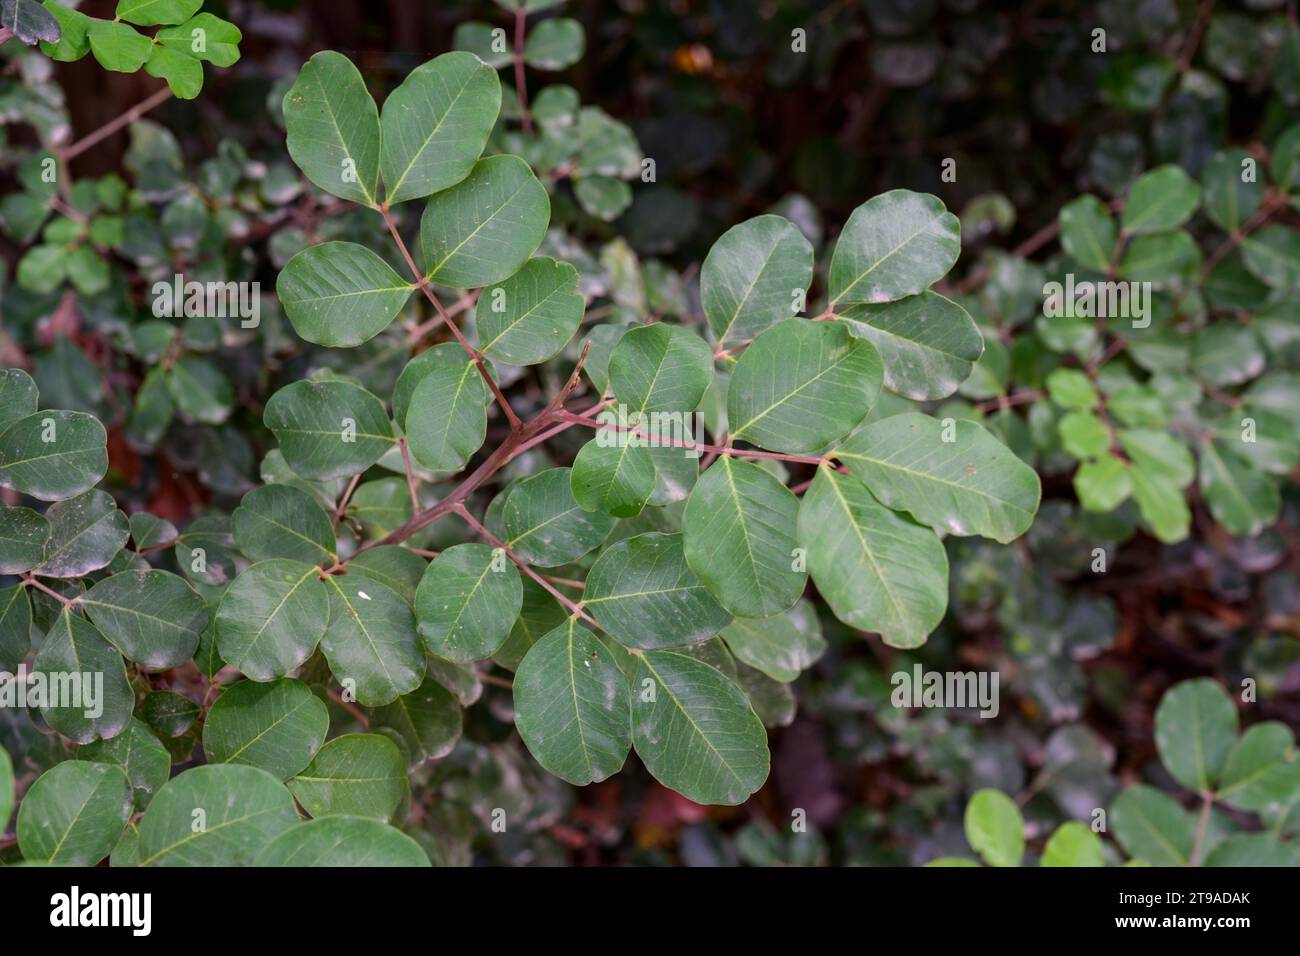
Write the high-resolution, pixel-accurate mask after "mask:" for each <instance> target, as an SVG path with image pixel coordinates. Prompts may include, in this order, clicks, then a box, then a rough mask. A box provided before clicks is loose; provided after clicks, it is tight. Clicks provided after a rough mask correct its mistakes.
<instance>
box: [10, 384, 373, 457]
mask: <svg viewBox="0 0 1300 956" xmlns="http://www.w3.org/2000/svg"><path fill="white" fill-rule="evenodd" d="M262 420H263V422H264V423H265V424H266V427H267V428H269V429H270V430H271V431H272V432H273V433H274V434H275V437H276V438H277V439H278V440H279V442H280V452H281V453H282V454H283V455H284V460H285V461H286V462H287V463H288V465H289V467H290V468H292V469H293V470H294V471H295V472H297V473H298V474H299V475H300V476H302V477H303V478H307V479H311V480H314V481H328V480H329V479H331V478H345V477H349V476H351V475H358V474H360V473H361V472H363V471H365V470H366V469H367V468H369V467H370V466H371V465H373V464H374V463H375V462H377V461H378V460H379V459H380V458H381V457H383V454H384V452H386V451H388V449H389V448H391V447H392V445H393V442H394V441H395V439H394V438H393V429H392V425H391V424H390V423H389V421H388V414H387V412H385V410H384V404H383V402H381V401H380V400H379V399H377V398H375V396H374V395H371V394H370V393H369V392H367V391H366V390H365V389H364V388H361V387H360V386H357V385H353V384H352V383H351V382H345V381H341V380H332V381H323V382H316V381H305V380H304V381H299V382H294V383H293V384H292V385H286V386H285V387H284V388H282V389H280V390H279V391H278V392H276V393H275V394H274V395H272V396H271V400H270V401H269V402H267V403H266V411H265V412H264V413H263V415H262ZM0 440H2V436H0Z"/></svg>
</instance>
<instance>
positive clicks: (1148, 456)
mask: <svg viewBox="0 0 1300 956" xmlns="http://www.w3.org/2000/svg"><path fill="white" fill-rule="evenodd" d="M1119 441H1120V444H1121V445H1123V446H1124V451H1125V452H1127V453H1128V456H1129V458H1131V459H1132V460H1133V464H1134V466H1135V467H1136V468H1138V469H1139V470H1142V471H1145V472H1146V473H1147V474H1150V475H1155V476H1159V477H1161V478H1164V479H1166V480H1167V481H1169V482H1170V483H1172V484H1173V485H1175V486H1176V487H1178V488H1185V487H1187V486H1188V485H1189V484H1191V482H1192V478H1193V477H1194V476H1195V475H1196V465H1195V463H1194V462H1193V461H1192V454H1191V452H1189V451H1188V450H1187V446H1186V445H1184V444H1183V443H1182V441H1180V440H1179V439H1178V438H1177V437H1175V436H1174V435H1171V434H1170V433H1169V432H1166V431H1156V430H1154V429H1146V428H1122V429H1120V431H1119Z"/></svg>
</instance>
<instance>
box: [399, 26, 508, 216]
mask: <svg viewBox="0 0 1300 956" xmlns="http://www.w3.org/2000/svg"><path fill="white" fill-rule="evenodd" d="M500 110H501V81H500V80H498V79H497V73H496V70H494V69H493V68H492V67H490V66H488V65H487V64H486V63H484V62H483V61H482V60H480V59H479V58H478V57H476V56H474V55H473V54H472V53H459V52H457V53H444V54H443V55H442V56H438V57H435V58H434V59H432V60H430V61H429V62H427V63H424V64H421V65H420V66H418V67H416V68H415V69H414V70H412V71H411V72H410V73H409V74H407V76H406V79H405V80H403V81H402V83H401V85H400V86H398V87H397V89H395V90H393V92H392V93H390V94H389V95H388V99H387V100H385V101H384V110H383V115H382V116H381V117H380V121H379V122H380V129H381V132H382V143H383V146H382V149H381V150H380V161H379V165H380V168H381V170H382V172H383V175H384V187H385V197H384V198H385V201H386V202H387V203H388V204H389V205H396V204H397V203H399V202H405V201H406V200H408V199H418V198H419V197H421V196H428V195H431V194H433V193H436V192H439V191H441V190H443V189H446V188H447V187H448V186H454V185H456V183H458V182H460V181H461V180H462V179H464V178H465V177H466V176H468V175H469V172H470V170H471V169H473V168H474V163H475V162H476V161H477V160H478V158H479V154H480V153H482V152H483V147H484V146H486V145H487V140H488V136H489V135H490V134H491V132H492V127H493V126H494V125H495V124H496V119H497V113H498V112H500Z"/></svg>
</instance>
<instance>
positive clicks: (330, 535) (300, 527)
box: [231, 485, 336, 564]
mask: <svg viewBox="0 0 1300 956" xmlns="http://www.w3.org/2000/svg"><path fill="white" fill-rule="evenodd" d="M231 519H232V522H231V523H232V526H233V528H234V533H235V544H236V545H238V546H239V550H240V551H242V552H244V554H246V555H248V557H250V558H252V559H253V560H254V561H265V560H267V559H269V558H288V559H290V560H292V561H302V562H303V563H305V564H320V563H322V562H325V563H327V564H333V563H334V560H335V557H336V548H335V542H334V528H333V526H332V525H331V524H330V519H329V515H327V514H326V513H325V510H324V509H323V508H322V507H321V506H320V505H318V504H317V503H316V502H315V501H314V500H313V499H312V498H311V496H310V495H308V494H307V492H305V491H302V490H301V489H299V488H294V487H292V486H291V485H264V486H263V487H261V488H255V489H254V490H253V491H250V492H249V493H248V494H246V495H244V498H243V500H242V501H241V502H240V503H239V507H238V508H236V509H235V511H234V513H233V514H232V515H231Z"/></svg>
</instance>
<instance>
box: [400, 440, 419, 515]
mask: <svg viewBox="0 0 1300 956" xmlns="http://www.w3.org/2000/svg"><path fill="white" fill-rule="evenodd" d="M397 447H398V448H400V449H402V469H403V470H404V471H405V472H406V490H407V491H408V492H409V493H410V495H411V514H415V513H416V512H417V511H419V510H420V496H419V495H418V494H417V493H416V491H415V472H414V471H412V469H411V451H410V449H409V448H408V447H407V445H406V436H405V435H403V436H402V437H401V438H399V439H397Z"/></svg>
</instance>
